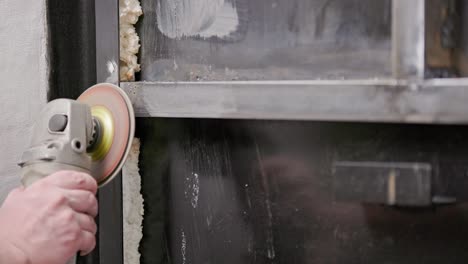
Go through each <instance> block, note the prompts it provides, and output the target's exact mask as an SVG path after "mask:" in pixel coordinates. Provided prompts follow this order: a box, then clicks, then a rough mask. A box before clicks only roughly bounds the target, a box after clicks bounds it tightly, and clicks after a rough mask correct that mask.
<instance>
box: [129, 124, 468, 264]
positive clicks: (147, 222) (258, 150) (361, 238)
mask: <svg viewBox="0 0 468 264" xmlns="http://www.w3.org/2000/svg"><path fill="white" fill-rule="evenodd" d="M137 124H138V129H137V134H138V137H140V138H141V139H142V149H141V156H140V157H141V158H140V169H141V170H140V173H141V175H142V193H143V196H144V200H145V218H144V222H143V233H144V236H143V240H142V242H141V245H140V252H141V253H142V263H145V264H146V263H194V264H197V263H227V264H229V263H233V264H238V263H287V264H300V263H346V264H350V263H351V264H354V263H356V264H362V263H398V264H406V263H408V264H410V263H411V264H414V263H425V264H432V263H434V264H435V263H437V264H438V263H451V264H457V263H466V261H467V260H468V251H466V248H467V247H468V225H467V224H466V223H467V221H468V205H467V204H466V203H465V201H468V193H467V192H466V190H467V188H468V178H467V176H466V175H467V171H468V153H467V151H466V149H467V147H468V140H467V137H466V135H467V134H468V127H463V126H427V125H425V126H422V125H411V126H410V125H370V124H351V123H350V124H339V123H314V122H294V121H240V120H190V119H179V120H177V119H155V118H153V119H138V122H137ZM343 160H346V161H353V162H362V161H374V162H395V163H398V162H405V163H423V164H429V165H430V166H431V168H432V173H431V174H432V175H431V189H432V191H431V193H432V195H434V196H438V197H439V198H438V200H439V201H442V200H443V199H442V198H443V197H454V198H456V200H458V202H459V203H457V204H454V205H446V206H429V207H424V208H419V209H416V208H408V207H388V206H382V205H375V204H374V205H372V204H364V203H357V202H338V201H336V200H335V199H334V198H333V197H334V195H333V183H334V182H333V181H334V178H333V173H332V172H333V164H334V163H335V162H337V161H343Z"/></svg>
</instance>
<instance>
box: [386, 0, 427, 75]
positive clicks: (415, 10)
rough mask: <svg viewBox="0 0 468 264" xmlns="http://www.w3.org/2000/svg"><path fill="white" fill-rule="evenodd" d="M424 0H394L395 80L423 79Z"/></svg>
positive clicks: (393, 50) (393, 64) (393, 51)
mask: <svg viewBox="0 0 468 264" xmlns="http://www.w3.org/2000/svg"><path fill="white" fill-rule="evenodd" d="M424 42H425V0H393V1H392V70H393V77H394V78H396V79H409V80H418V79H423V78H424V68H425V43H424Z"/></svg>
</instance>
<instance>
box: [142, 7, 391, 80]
mask: <svg viewBox="0 0 468 264" xmlns="http://www.w3.org/2000/svg"><path fill="white" fill-rule="evenodd" d="M171 3H172V5H171ZM189 3H190V1H188V0H174V1H172V0H171V1H169V0H146V1H142V7H143V13H144V16H143V17H142V18H141V21H140V22H139V35H140V38H141V53H140V58H141V59H140V61H141V67H142V71H141V75H140V78H139V79H138V80H145V81H197V80H204V81H211V80H224V81H226V80H298V79H299V80H305V79H316V78H322V79H342V78H354V79H356V78H380V77H389V76H391V58H390V57H391V56H390V53H391V40H390V35H391V33H390V31H391V29H390V28H391V4H390V1H389V0H378V1H375V0H347V1H333V0H314V1H311V0H275V1H270V0H255V1H249V0H203V1H197V2H196V3H197V4H196V6H197V7H200V6H204V5H206V8H205V9H203V8H201V7H200V8H195V7H194V6H190V5H189ZM216 3H224V4H225V5H226V4H228V5H229V6H228V7H229V8H230V9H233V10H234V11H235V13H234V18H232V19H231V20H228V22H229V23H231V22H232V21H233V20H234V22H232V23H237V27H236V28H235V30H234V31H232V32H230V33H229V34H222V33H219V31H217V33H216V34H214V35H213V36H211V37H200V34H202V33H200V34H198V33H197V32H198V31H196V30H197V29H196V28H195V27H196V25H197V23H198V22H199V19H198V18H200V17H206V16H208V14H207V13H210V12H211V13H210V14H213V12H214V11H213V9H215V8H214V7H213V6H214V5H215V4H216ZM158 8H160V9H164V10H167V11H162V12H160V13H162V15H161V16H162V17H163V18H158V17H157V14H158ZM207 10H208V11H207ZM210 10H211V11H210ZM216 12H218V13H216ZM216 12H215V15H216V14H217V15H218V16H221V17H222V16H223V15H225V14H224V13H223V12H225V9H218V10H217V11H216ZM231 15H232V14H231ZM226 16H229V14H227V15H226ZM162 19H165V21H166V20H169V21H170V23H172V24H171V25H172V26H171V27H172V31H170V30H168V29H164V28H163V29H161V27H162V26H161V24H162V23H163V22H161V20H162ZM213 21H214V22H213ZM218 21H219V20H216V19H213V20H211V21H206V23H205V24H204V27H205V33H206V28H208V30H210V28H217V26H220V25H217V23H221V22H218ZM170 23H169V24H170ZM200 23H202V22H200ZM210 23H211V24H210ZM166 24H168V23H165V24H164V25H166ZM210 25H211V26H210ZM166 27H167V26H166ZM212 30H214V29H212ZM168 31H169V33H168ZM197 34H198V35H197Z"/></svg>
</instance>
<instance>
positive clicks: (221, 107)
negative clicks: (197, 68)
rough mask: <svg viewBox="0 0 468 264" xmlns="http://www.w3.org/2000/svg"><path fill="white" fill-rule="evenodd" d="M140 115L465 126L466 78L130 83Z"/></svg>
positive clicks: (467, 109) (125, 85) (467, 114)
mask: <svg viewBox="0 0 468 264" xmlns="http://www.w3.org/2000/svg"><path fill="white" fill-rule="evenodd" d="M121 86H122V88H123V89H124V90H125V91H126V92H127V94H128V95H129V97H130V98H131V100H132V101H133V104H134V107H135V113H136V115H137V116H138V117H173V118H234V119H282V120H322V121H324V120H326V121H363V122H396V123H439V124H468V104H467V102H468V79H439V80H428V81H424V82H421V83H411V82H406V81H397V80H350V81H326V80H321V81H279V82H276V81H265V82H262V81H254V82H178V83H176V82H133V83H132V82H130V83H122V84H121Z"/></svg>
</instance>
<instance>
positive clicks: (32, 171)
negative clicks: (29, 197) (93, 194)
mask: <svg viewBox="0 0 468 264" xmlns="http://www.w3.org/2000/svg"><path fill="white" fill-rule="evenodd" d="M94 127H95V125H94V121H93V117H92V116H91V110H90V106H89V105H87V104H84V103H81V102H78V101H75V100H70V99H57V100H54V101H51V102H50V103H48V104H47V105H46V107H45V108H44V109H43V111H42V112H41V114H40V116H39V119H37V120H36V123H35V125H34V129H33V134H32V138H31V144H30V147H29V149H28V150H26V151H25V152H24V153H23V156H22V158H21V161H20V163H19V165H20V166H21V168H22V169H21V181H22V183H23V185H24V186H29V185H31V184H32V183H34V182H35V181H37V180H39V179H41V178H43V177H46V176H47V175H50V174H52V173H54V172H57V171H60V170H74V171H80V172H86V173H88V174H89V173H90V169H91V163H92V159H91V157H90V155H88V154H87V151H86V150H87V148H88V147H89V145H90V144H92V143H93V140H94V139H93V134H95V131H94Z"/></svg>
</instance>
